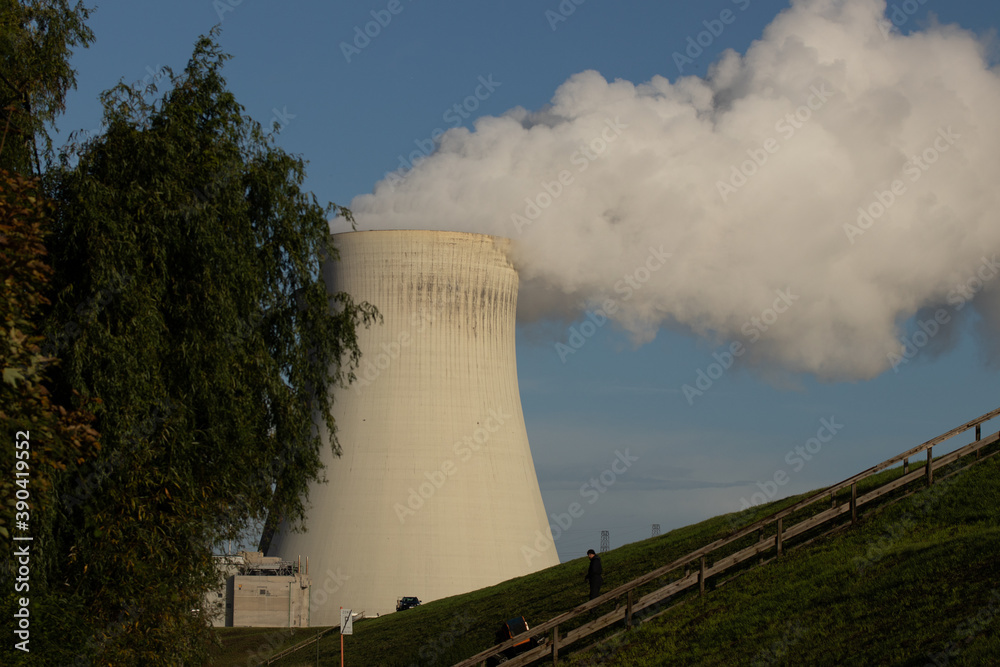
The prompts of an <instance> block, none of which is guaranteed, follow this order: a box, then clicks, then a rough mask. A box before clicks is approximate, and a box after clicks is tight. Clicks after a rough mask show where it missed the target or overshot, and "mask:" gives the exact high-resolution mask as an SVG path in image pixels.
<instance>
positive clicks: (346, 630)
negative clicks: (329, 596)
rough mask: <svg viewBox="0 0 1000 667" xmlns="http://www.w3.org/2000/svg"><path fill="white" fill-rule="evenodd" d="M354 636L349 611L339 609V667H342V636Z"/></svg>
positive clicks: (352, 622) (352, 620)
mask: <svg viewBox="0 0 1000 667" xmlns="http://www.w3.org/2000/svg"><path fill="white" fill-rule="evenodd" d="M353 634H354V619H353V618H352V617H351V610H350V609H344V608H343V607H341V608H340V667H344V635H353Z"/></svg>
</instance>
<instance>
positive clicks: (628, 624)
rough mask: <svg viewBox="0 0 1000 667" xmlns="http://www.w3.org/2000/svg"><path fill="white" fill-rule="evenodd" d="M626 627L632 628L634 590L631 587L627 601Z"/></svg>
mask: <svg viewBox="0 0 1000 667" xmlns="http://www.w3.org/2000/svg"><path fill="white" fill-rule="evenodd" d="M625 628H626V629H628V630H631V629H632V590H631V589H629V592H628V601H627V602H626V603H625Z"/></svg>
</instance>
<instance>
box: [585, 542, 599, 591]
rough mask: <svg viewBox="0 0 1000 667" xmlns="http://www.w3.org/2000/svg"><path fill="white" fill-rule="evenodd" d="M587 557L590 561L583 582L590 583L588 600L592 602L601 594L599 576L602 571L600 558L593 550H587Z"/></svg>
mask: <svg viewBox="0 0 1000 667" xmlns="http://www.w3.org/2000/svg"><path fill="white" fill-rule="evenodd" d="M587 557H588V558H589V559H590V567H588V568H587V574H586V575H585V576H584V577H583V580H584V581H589V582H590V599H591V600H593V599H594V598H596V597H597V596H598V595H600V594H601V584H602V583H604V579H603V578H602V576H601V575H602V574H603V572H604V571H603V570H602V569H601V557H600V556H598V555H597V554H596V553H595V552H594V550H593V549H588V550H587Z"/></svg>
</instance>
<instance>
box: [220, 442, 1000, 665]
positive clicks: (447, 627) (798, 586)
mask: <svg viewBox="0 0 1000 667" xmlns="http://www.w3.org/2000/svg"><path fill="white" fill-rule="evenodd" d="M998 459H1000V457H993V458H992V459H990V460H988V461H986V462H984V463H982V464H980V465H977V466H974V467H973V468H971V469H970V470H968V471H965V472H963V473H960V474H958V475H955V476H952V477H950V478H948V479H945V480H942V481H940V482H938V483H936V484H935V486H933V487H931V488H929V489H923V490H921V491H919V492H917V493H915V494H913V495H911V496H908V497H906V498H903V499H902V500H899V501H898V502H896V503H894V504H892V505H890V506H888V507H886V508H884V509H882V510H879V511H877V512H870V513H868V514H866V515H864V517H863V519H862V522H861V525H859V526H857V527H855V528H852V529H849V530H845V531H843V532H841V533H839V534H837V535H835V536H832V537H829V538H824V539H822V540H819V541H817V542H814V543H813V544H811V545H809V546H805V547H802V548H800V549H796V550H793V551H790V552H788V553H786V554H785V555H784V556H783V557H782V558H780V559H778V560H777V561H775V562H772V563H770V564H768V565H767V566H765V567H762V568H757V569H754V570H751V571H749V572H747V573H745V574H743V575H742V576H740V577H739V578H737V579H735V580H733V581H730V582H728V583H726V584H725V585H722V586H719V587H718V588H717V589H716V590H712V591H711V592H710V593H709V594H708V595H706V596H705V597H703V598H698V597H696V596H695V595H693V594H688V595H686V596H684V598H683V599H684V600H685V602H684V604H681V605H680V606H678V607H676V608H674V609H672V610H669V611H667V612H666V613H665V614H663V615H662V616H660V617H657V618H652V619H649V620H646V621H645V622H644V623H643V624H642V625H641V627H640V628H638V629H637V630H633V631H631V632H618V631H615V632H614V633H608V634H609V635H612V636H610V637H609V638H607V639H606V640H605V641H604V642H602V643H601V644H599V645H597V646H595V647H594V648H592V649H589V650H583V651H581V652H579V653H577V654H575V655H570V656H567V657H566V658H565V662H564V659H563V656H565V655H566V654H565V652H561V659H560V664H571V665H589V664H608V665H661V664H664V665H665V664H670V665H674V664H678V665H694V664H706V665H752V664H767V665H770V664H777V665H805V664H810V665H812V664H815V665H852V664H857V665H872V664H880V665H883V664H885V665H896V664H898V665H926V664H932V665H933V664H935V662H934V660H937V663H936V664H938V665H944V664H948V665H960V664H1000V639H997V634H998V633H997V632H996V631H997V629H998V628H1000V621H998V617H1000V502H998V501H1000V460H998ZM898 474H899V471H898V469H897V470H895V471H886V472H885V473H883V476H893V475H898ZM799 498H800V497H795V498H787V499H784V500H782V501H779V502H776V503H771V504H769V505H765V506H760V507H755V508H751V509H748V510H746V511H745V512H741V513H737V514H734V515H725V516H721V517H716V518H713V519H709V520H707V521H704V522H701V523H699V524H695V525H693V526H688V527H685V528H680V529H677V530H674V531H671V532H669V533H667V534H664V535H661V536H658V537H656V538H652V539H648V540H644V541H642V542H637V543H633V544H629V545H625V546H623V547H620V548H618V549H615V550H613V551H610V552H608V553H606V554H604V555H603V556H602V560H603V561H604V570H605V573H606V575H607V576H606V581H605V587H604V589H603V590H605V591H608V590H611V589H612V588H614V587H616V586H619V585H621V584H624V583H626V582H628V581H630V580H631V579H634V578H636V577H638V576H640V575H642V574H644V573H646V572H648V571H650V570H652V569H655V568H657V567H660V566H662V565H665V564H667V563H669V562H671V561H673V560H675V559H677V558H679V557H681V556H683V555H685V554H687V553H689V552H691V551H694V550H695V549H697V548H699V547H701V546H703V545H705V544H708V543H709V542H712V541H713V540H716V539H719V538H721V537H724V536H726V535H728V534H730V533H731V532H732V530H733V528H734V527H735V526H742V525H746V524H749V523H751V522H752V521H754V520H756V519H757V518H760V517H762V516H765V515H767V514H770V513H773V512H775V511H777V510H778V509H781V508H782V507H785V506H788V505H790V504H792V503H794V502H795V501H796V500H798V499H799ZM585 571H586V559H585V558H584V557H581V558H579V559H576V560H574V561H571V562H568V563H563V564H561V565H558V566H555V567H552V568H549V569H548V570H545V571H542V572H538V573H536V574H533V575H529V576H526V577H521V578H519V579H513V580H510V581H507V582H504V583H501V584H498V585H497V586H493V587H490V588H486V589H482V590H479V591H474V592H471V593H467V594H464V595H459V596H454V597H451V598H446V599H443V600H437V601H435V602H433V603H429V604H426V605H423V606H421V607H417V608H415V609H412V610H409V611H406V612H402V613H397V614H390V615H388V616H383V617H381V618H375V619H368V620H364V621H361V622H358V623H356V624H355V626H354V635H352V636H349V637H345V638H344V640H345V658H346V664H347V665H387V666H410V665H421V666H425V665H426V666H431V665H452V664H454V663H456V662H458V661H460V660H462V659H464V658H466V657H469V656H471V655H473V654H475V653H477V652H479V651H481V650H483V649H485V648H488V647H489V646H491V645H492V643H493V632H494V630H495V629H496V627H498V626H499V624H500V623H501V622H502V621H503V620H504V619H506V618H509V617H511V616H516V615H524V616H525V618H527V620H528V622H529V624H532V625H535V624H538V623H541V622H543V621H546V620H548V619H549V618H552V617H554V616H556V615H558V614H560V613H563V612H565V611H567V610H569V609H572V608H573V607H575V606H576V605H579V604H581V603H582V602H584V601H586V599H587V593H588V589H587V587H586V584H585V583H584V581H583V575H584V573H585ZM716 583H717V582H713V581H711V580H710V581H709V585H710V588H711V587H713V586H714V585H715V584H716ZM611 608H612V607H610V606H608V607H607V609H606V610H610V609H611ZM606 610H605V611H606ZM582 622H583V620H581V621H579V622H577V623H575V624H574V623H570V624H567V625H566V626H563V627H561V628H560V629H561V632H562V633H564V632H565V631H566V630H567V629H571V628H572V627H575V625H579V624H581V623H582ZM279 633H280V636H279ZM311 633H315V630H314V629H304V630H303V631H300V632H297V633H296V636H295V637H292V636H291V635H290V634H289V632H288V630H287V629H284V630H282V629H267V630H264V631H263V632H261V630H260V629H244V628H226V629H220V631H219V636H220V638H221V640H222V642H223V643H224V645H226V648H225V649H224V650H222V651H219V652H217V653H216V655H215V656H214V658H213V664H217V665H222V666H226V665H248V664H257V663H256V662H255V659H256V658H258V657H260V656H262V655H264V654H265V653H267V650H266V649H267V647H268V645H269V644H273V645H275V649H274V651H275V652H276V651H277V650H278V648H277V647H278V646H279V645H281V646H287V645H291V644H293V643H295V642H297V641H301V639H302V638H304V637H307V636H310V634H311ZM571 648H576V647H571ZM994 656H997V657H996V658H994ZM315 661H316V648H315V647H309V648H307V649H305V650H303V651H300V652H298V653H296V654H295V655H293V656H289V657H287V658H284V659H282V660H281V661H279V662H276V663H274V664H275V665H279V666H281V667H290V666H292V665H313V664H316V662H315ZM319 663H320V664H323V665H336V664H339V663H340V637H339V636H338V635H337V634H336V633H331V634H330V635H327V636H326V637H325V638H324V639H323V640H322V642H321V644H320V650H319Z"/></svg>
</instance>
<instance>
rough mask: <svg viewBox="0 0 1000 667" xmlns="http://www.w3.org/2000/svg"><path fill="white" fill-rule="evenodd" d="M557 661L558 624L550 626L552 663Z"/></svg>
mask: <svg viewBox="0 0 1000 667" xmlns="http://www.w3.org/2000/svg"><path fill="white" fill-rule="evenodd" d="M558 663H559V626H558V625H557V626H556V627H554V628H552V664H553V665H555V664H558Z"/></svg>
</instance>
